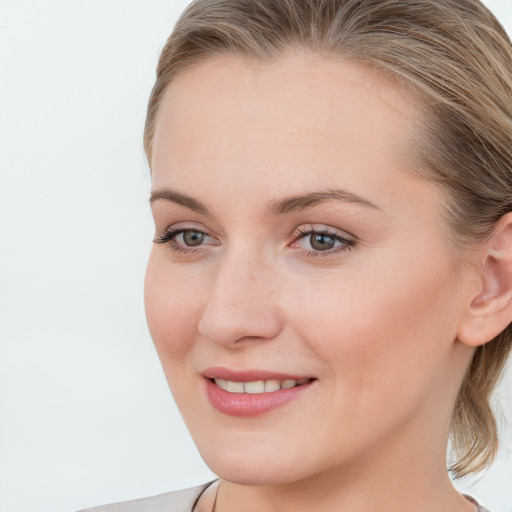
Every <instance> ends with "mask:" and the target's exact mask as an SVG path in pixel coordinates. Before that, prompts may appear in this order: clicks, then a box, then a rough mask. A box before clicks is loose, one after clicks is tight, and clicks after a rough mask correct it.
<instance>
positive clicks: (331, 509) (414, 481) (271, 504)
mask: <svg viewBox="0 0 512 512" xmlns="http://www.w3.org/2000/svg"><path fill="white" fill-rule="evenodd" d="M430 434H431V433H430ZM424 435H425V438H424V439H422V440H421V441H420V442H418V439H417V437H413V438H411V439H410V440H408V439H407V433H405V432H404V431H401V433H400V435H397V436H396V437H397V439H395V440H394V442H391V443H389V442H388V443H386V446H378V445H375V446H373V447H372V449H371V450H369V451H368V452H367V453H366V454H363V455H361V456H360V457H359V458H358V460H357V461H350V463H346V465H345V466H341V467H337V468H330V469H329V470H328V471H326V472H325V473H322V474H316V475H315V476H314V477H311V478H305V479H301V480H299V481H294V482H293V483H283V484H279V485H275V484H273V485H265V484H263V485H241V484H236V483H231V482H226V481H222V482H221V484H220V487H219V493H218V503H217V510H216V512H238V511H240V510H241V508H240V504H242V503H243V510H244V512H311V510H322V512H340V511H350V512H374V511H375V510H379V512H396V511H397V510H414V511H415V512H432V510H436V512H475V506H474V505H472V504H471V503H469V501H467V500H466V499H465V498H464V497H463V496H462V495H461V494H460V493H458V492H457V491H456V490H455V488H454V487H453V484H452V483H451V481H450V479H449V476H448V472H447V470H446V454H445V451H444V449H441V448H439V449H437V450H436V449H435V446H440V447H441V446H443V443H442V442H441V443H439V442H437V440H436V441H434V440H433V439H432V438H430V439H429V432H425V433H424ZM388 441H389V438H388ZM210 511H211V508H210V509H209V511H208V512H210Z"/></svg>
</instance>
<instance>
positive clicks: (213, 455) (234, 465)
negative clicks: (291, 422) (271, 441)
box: [198, 443, 314, 485]
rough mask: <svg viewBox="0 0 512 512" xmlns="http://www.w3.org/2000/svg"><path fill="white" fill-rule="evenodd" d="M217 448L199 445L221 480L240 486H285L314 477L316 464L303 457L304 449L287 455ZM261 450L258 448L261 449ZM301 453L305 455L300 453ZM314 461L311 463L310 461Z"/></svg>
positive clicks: (272, 450) (221, 445)
mask: <svg viewBox="0 0 512 512" xmlns="http://www.w3.org/2000/svg"><path fill="white" fill-rule="evenodd" d="M217 446H218V448H215V447H212V446H209V447H208V448H206V449H202V448H203V447H201V446H200V445H198V448H199V451H200V453H201V456H202V457H203V460H204V461H205V463H206V464H207V465H208V467H209V468H210V469H211V471H213V473H215V474H216V475H217V476H218V477H219V478H221V479H223V480H226V481H228V482H232V483H236V484H240V485H286V484H291V483H293V482H297V481H299V480H303V479H305V478H308V477H310V476H312V473H313V472H314V471H311V469H310V468H311V467H312V466H313V464H311V463H308V461H307V460H306V457H304V453H303V449H302V450H300V451H299V452H298V454H291V453H286V452H283V451H279V450H278V449H276V446H275V445H274V446H273V447H272V446H271V447H268V448H269V449H267V447H261V446H260V447H258V446H257V444H256V443H254V444H253V445H252V447H251V448H249V447H248V446H247V445H246V446H244V447H239V446H227V445H226V444H225V443H219V444H218V445H217ZM258 448H259V449H258ZM301 452H302V453H301ZM309 462H312V461H309Z"/></svg>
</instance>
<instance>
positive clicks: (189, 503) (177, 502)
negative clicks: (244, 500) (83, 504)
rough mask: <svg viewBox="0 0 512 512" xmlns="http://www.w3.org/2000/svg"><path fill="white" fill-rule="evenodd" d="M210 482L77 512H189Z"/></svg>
mask: <svg viewBox="0 0 512 512" xmlns="http://www.w3.org/2000/svg"><path fill="white" fill-rule="evenodd" d="M211 484H212V482H208V483H207V484H204V485H198V486H197V487H191V488H189V489H183V490H181V491H174V492H167V493H165V494H159V495H157V496H151V497H149V498H141V499H138V500H132V501H123V502H120V503H112V504H110V505H102V506H100V507H94V508H88V509H86V510H81V511H79V512H191V511H192V507H193V506H194V504H195V502H196V500H197V499H198V498H199V496H201V494H202V493H203V492H204V490H205V489H206V488H207V487H208V486H210V485H211Z"/></svg>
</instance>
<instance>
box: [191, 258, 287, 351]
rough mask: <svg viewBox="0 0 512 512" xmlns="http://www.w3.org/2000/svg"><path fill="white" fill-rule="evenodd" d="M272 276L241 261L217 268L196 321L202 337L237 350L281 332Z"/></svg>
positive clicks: (260, 267)
mask: <svg viewBox="0 0 512 512" xmlns="http://www.w3.org/2000/svg"><path fill="white" fill-rule="evenodd" d="M274 278H275V275H274V272H273V271H272V270H271V269H269V268H268V267H265V266H264V265H261V264H257V263H256V262H254V261H249V260H247V259H243V258H240V257H232V258H230V259H229V260H225V261H223V262H222V263H221V264H219V267H218V269H217V272H216V275H215V279H214V282H213V283H212V285H211V292H210V294H209V297H208V300H207V304H206V307H205V308H204V310H203V314H202V316H201V318H200V320H199V324H198V329H199V332H200V334H201V335H202V336H204V337H205V338H206V339H208V340H209V341H210V342H212V343H213V344H215V345H218V346H222V347H226V348H236V347H239V346H241V344H240V342H242V341H244V340H245V341H248V340H252V341H256V340H260V341H263V340H270V339H273V338H275V337H276V336H277V335H278V334H279V332H280V331H281V329H282V319H281V315H280V311H279V308H278V307H277V304H276V303H275V301H276V294H275V291H276V289H275V288H276V281H275V279H274Z"/></svg>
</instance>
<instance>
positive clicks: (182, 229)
mask: <svg viewBox="0 0 512 512" xmlns="http://www.w3.org/2000/svg"><path fill="white" fill-rule="evenodd" d="M187 231H192V232H196V233H201V234H203V235H205V236H206V237H208V238H209V239H210V240H211V241H214V243H211V242H210V243H208V244H201V245H197V246H187V245H183V244H180V243H177V242H176V237H177V236H179V235H180V234H182V233H186V232H187ZM153 242H154V243H157V244H165V245H166V246H167V247H168V248H169V249H171V250H173V251H176V252H186V253H193V252H198V251H203V250H205V246H206V245H219V243H220V241H219V237H217V236H216V235H214V234H213V233H212V232H211V231H210V230H208V229H206V228H205V227H204V226H201V227H198V226H197V225H193V224H186V223H178V224H174V225H171V226H169V227H168V228H166V229H165V230H164V231H163V232H162V233H161V234H160V235H156V236H155V237H154V239H153Z"/></svg>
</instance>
